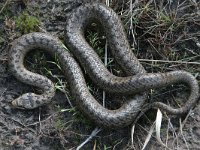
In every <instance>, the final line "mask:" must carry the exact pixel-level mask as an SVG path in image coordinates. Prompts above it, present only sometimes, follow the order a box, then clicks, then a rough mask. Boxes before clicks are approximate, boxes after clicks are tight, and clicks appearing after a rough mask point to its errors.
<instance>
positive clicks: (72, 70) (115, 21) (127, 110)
mask: <svg viewBox="0 0 200 150" xmlns="http://www.w3.org/2000/svg"><path fill="white" fill-rule="evenodd" d="M93 20H97V21H99V23H100V24H101V25H102V26H103V29H104V30H105V34H106V39H107V41H108V45H109V47H110V49H111V53H112V55H113V57H114V59H115V60H116V62H117V63H118V64H119V65H120V66H121V68H122V69H123V70H124V72H125V73H126V76H125V77H119V76H116V75H114V74H112V73H111V72H110V71H109V70H108V69H107V68H106V66H105V65H104V64H103V62H102V61H101V59H100V57H99V56H98V55H97V53H96V52H95V50H94V49H93V48H92V47H91V46H90V45H89V43H88V42H87V41H86V38H85V33H84V32H85V30H86V28H87V25H88V24H89V23H91V21H93ZM64 39H65V40H64V44H63V42H61V41H60V40H59V39H58V38H57V37H55V36H52V35H50V34H48V33H41V32H33V33H28V34H25V35H22V36H21V37H19V38H18V39H16V40H15V41H14V42H13V43H12V46H11V48H10V50H9V55H8V56H9V59H8V63H9V70H10V71H11V73H12V74H13V76H15V78H17V79H18V80H19V81H21V82H23V83H25V84H28V85H31V86H34V87H37V88H39V89H41V92H39V93H32V92H28V93H25V94H22V95H21V96H19V97H17V98H15V99H14V100H13V101H12V105H13V106H14V107H16V108H20V109H34V108H37V107H39V106H42V105H45V104H48V103H50V102H51V100H52V98H53V97H54V95H55V87H54V84H53V82H52V81H51V80H50V79H48V78H47V77H45V76H43V75H40V74H38V73H34V72H31V71H29V70H28V69H26V67H25V66H24V59H25V56H26V55H27V54H28V53H29V52H30V51H32V50H34V49H39V50H42V51H44V52H46V53H49V54H51V55H52V56H55V55H56V56H57V57H58V60H59V63H60V65H61V68H62V71H63V74H64V76H65V78H66V80H67V83H68V84H69V87H70V91H71V94H72V96H73V97H74V99H75V102H76V104H77V107H78V108H79V109H80V111H82V112H83V113H84V114H85V115H86V116H87V117H88V118H90V119H91V120H92V121H94V123H95V124H97V125H98V126H103V127H109V128H119V127H124V126H127V125H130V124H131V123H133V121H134V119H135V118H136V117H137V115H138V113H139V112H140V110H141V109H142V106H143V105H144V104H145V102H146V99H147V91H149V90H150V89H157V88H161V87H165V86H168V85H172V84H185V85H187V86H188V87H189V89H190V95H189V97H188V100H187V101H186V102H185V104H184V106H182V107H179V108H174V107H171V106H168V105H166V104H164V103H162V102H153V103H152V104H150V106H151V108H159V109H161V110H163V111H166V112H167V113H170V114H172V115H181V114H184V113H187V112H188V111H189V110H190V109H191V108H192V107H194V105H195V104H196V102H197V100H198V98H199V86H198V81H197V80H196V78H195V77H194V76H193V75H192V74H191V73H189V72H186V71H183V70H177V71H170V72H165V73H147V72H146V70H145V69H144V67H143V66H142V65H141V64H140V62H139V61H138V59H137V58H136V56H135V55H134V53H133V51H132V50H131V48H130V45H129V43H128V40H127V37H126V33H125V30H124V27H123V24H122V22H121V20H120V18H119V16H118V15H117V14H116V13H115V12H114V11H113V10H112V9H111V8H109V7H107V6H106V5H104V4H101V3H87V4H83V5H81V6H79V7H78V8H76V9H75V10H74V11H73V12H72V14H71V15H70V17H69V18H68V21H67V23H66V27H65V33H64ZM83 69H84V70H85V72H87V74H88V75H89V77H90V78H91V80H92V81H93V82H94V84H96V85H97V86H98V87H99V88H101V89H103V90H104V91H106V92H110V93H117V94H122V95H126V94H131V95H134V96H133V97H132V98H131V99H128V100H127V101H125V102H124V103H123V104H122V105H121V107H119V108H117V109H114V110H112V109H108V108H105V107H103V106H102V104H100V103H99V102H98V101H97V100H96V99H95V98H94V96H93V95H92V94H91V93H90V90H89V89H88V86H87V83H86V80H85V78H84V74H83V71H82V70H83Z"/></svg>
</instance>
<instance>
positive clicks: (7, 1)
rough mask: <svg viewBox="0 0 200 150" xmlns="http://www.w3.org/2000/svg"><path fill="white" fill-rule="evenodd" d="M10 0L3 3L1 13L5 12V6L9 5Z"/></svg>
mask: <svg viewBox="0 0 200 150" xmlns="http://www.w3.org/2000/svg"><path fill="white" fill-rule="evenodd" d="M9 1H10V0H7V1H6V2H5V4H4V5H3V7H2V8H1V10H0V14H1V13H2V12H3V10H4V8H5V7H6V6H7V4H8V2H9Z"/></svg>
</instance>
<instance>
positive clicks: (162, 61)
mask: <svg viewBox="0 0 200 150" xmlns="http://www.w3.org/2000/svg"><path fill="white" fill-rule="evenodd" d="M138 60H139V61H142V62H160V63H178V64H190V65H200V62H187V61H180V60H178V61H173V60H150V59H138Z"/></svg>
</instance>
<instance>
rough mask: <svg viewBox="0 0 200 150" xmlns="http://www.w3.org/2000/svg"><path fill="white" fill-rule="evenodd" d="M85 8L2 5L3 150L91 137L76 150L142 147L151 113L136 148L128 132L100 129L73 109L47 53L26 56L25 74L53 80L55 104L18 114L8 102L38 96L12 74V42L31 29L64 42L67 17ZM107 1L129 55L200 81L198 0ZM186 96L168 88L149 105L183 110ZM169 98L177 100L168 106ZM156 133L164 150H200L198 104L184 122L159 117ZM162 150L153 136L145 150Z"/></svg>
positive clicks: (71, 0)
mask: <svg viewBox="0 0 200 150" xmlns="http://www.w3.org/2000/svg"><path fill="white" fill-rule="evenodd" d="M88 1H89V0H87V2H88ZM85 2H86V0H85V1H84V0H60V1H59V0H48V1H42V0H0V106H1V107H0V149H2V150H12V149H26V150H32V149H37V150H45V149H51V150H56V149H67V150H68V149H76V148H77V147H79V146H80V145H81V143H83V142H84V141H85V140H87V139H88V138H89V136H90V135H92V138H91V140H90V141H89V142H88V143H86V144H85V145H84V146H83V147H82V148H81V149H93V150H95V149H97V150H110V149H115V150H121V149H124V150H125V149H136V150H138V149H142V147H143V146H144V143H145V139H146V138H147V135H148V133H149V132H150V128H151V126H152V124H153V122H154V120H155V118H156V110H149V111H148V113H146V114H145V115H143V116H142V118H141V119H140V120H139V121H138V122H137V124H136V127H135V131H134V136H133V142H132V139H131V128H132V126H128V127H125V128H123V129H115V130H112V129H105V128H102V129H100V130H98V129H99V128H98V127H96V125H95V124H94V123H92V122H91V121H90V120H89V119H88V118H87V117H85V116H84V115H82V114H81V113H80V112H79V110H78V108H76V107H75V106H76V104H75V103H74V102H73V99H72V98H71V96H70V92H69V91H68V87H67V83H66V80H65V78H64V76H63V74H62V71H60V70H59V69H58V67H57V66H59V64H58V63H57V61H56V60H55V59H52V58H51V57H49V56H48V54H43V53H40V52H38V51H36V52H33V55H30V56H33V57H30V56H28V57H27V59H26V61H25V64H26V66H27V67H28V68H29V69H31V70H33V71H36V72H38V73H41V74H43V75H46V76H48V77H49V78H50V79H52V80H53V81H54V82H55V87H56V89H57V93H56V96H55V97H54V98H53V101H52V103H50V104H48V105H45V106H42V107H40V108H37V109H34V110H20V109H16V108H13V107H12V106H11V101H12V100H13V99H14V98H16V97H18V96H19V95H21V94H22V93H25V92H30V90H31V91H37V90H38V89H35V88H33V87H31V86H28V85H25V84H23V83H21V82H20V81H18V80H17V79H15V78H14V77H13V76H12V74H11V73H10V71H9V68H8V62H7V58H8V51H9V48H10V46H11V44H12V41H13V40H14V39H16V38H17V37H19V36H21V35H22V34H26V33H29V32H34V31H40V32H48V33H50V34H52V35H54V36H56V37H59V38H60V39H61V40H63V39H64V36H63V31H64V27H65V22H66V21H67V18H68V16H69V15H70V13H71V11H72V10H73V9H75V8H76V7H78V6H80V5H81V4H82V3H85ZM102 2H103V3H105V2H104V1H102ZM108 3H109V5H110V7H112V8H113V9H114V10H115V11H116V12H117V13H118V14H119V16H120V17H121V19H122V21H123V24H124V27H125V29H126V32H127V36H128V39H129V42H130V45H131V46H132V47H133V45H135V46H134V47H135V48H133V51H134V53H135V55H136V56H137V58H139V60H140V62H141V63H142V65H143V66H144V67H145V69H146V70H147V72H166V71H171V70H180V69H181V70H185V71H188V72H191V73H192V74H193V75H194V76H195V77H196V78H197V80H198V81H199V80H200V75H199V71H200V59H199V58H200V2H199V0H178V1H167V0H166V1H152V0H150V1H132V0H127V1H126V0H123V1H117V0H112V1H111V0H110V1H109V0H108V1H107V4H108ZM88 30H89V31H88V32H87V33H86V37H87V40H88V42H89V43H90V44H91V45H92V46H93V47H94V48H95V49H96V50H97V52H98V53H99V54H100V56H101V57H102V58H103V59H104V57H103V55H104V45H105V38H103V37H104V36H103V35H101V32H99V31H100V30H99V29H98V25H97V26H95V27H94V29H88ZM107 59H108V61H109V62H110V61H111V62H112V60H113V59H112V56H110V54H109V53H108V58H107ZM53 60H54V62H53ZM113 66H114V67H113ZM116 66H117V65H116V64H115V62H112V63H111V65H108V68H109V69H110V70H111V71H113V73H115V74H119V75H120V74H121V72H120V70H119V68H118V67H116ZM116 70H117V71H116ZM51 73H53V75H52V74H51ZM86 77H87V75H86ZM88 82H89V83H88V85H89V87H90V88H91V89H92V91H93V94H94V95H95V96H96V98H97V99H102V96H101V95H102V94H101V92H102V91H101V90H98V89H97V88H96V87H95V85H93V84H92V83H91V81H90V79H88ZM99 91H100V92H99ZM106 96H107V99H109V98H112V96H110V95H107V94H106ZM187 96H188V89H187V87H185V86H183V85H172V86H169V87H166V88H163V89H159V90H152V91H151V92H150V94H149V97H148V102H150V103H151V102H152V101H164V102H165V103H167V104H169V105H175V104H178V105H179V104H180V105H183V102H182V100H183V99H184V100H186V97H187ZM107 99H106V100H107ZM174 99H176V101H175V102H173V101H172V100H174ZM113 103H114V102H112V104H113ZM106 104H107V106H108V107H110V105H111V103H110V102H107V101H106ZM175 106H177V105H175ZM95 131H96V132H95ZM160 132H161V139H162V141H163V142H164V143H165V144H166V145H167V147H168V148H166V149H200V141H199V139H200V105H199V103H198V104H196V107H195V108H194V109H192V110H191V111H190V112H189V113H188V114H185V115H183V116H182V117H181V118H180V117H178V116H173V117H172V118H169V116H168V115H167V114H165V113H163V122H162V126H161V131H160ZM94 133H95V134H94ZM164 148H165V147H163V146H162V145H161V144H160V143H159V142H158V141H157V139H156V134H155V132H153V134H152V138H151V139H150V142H149V143H148V145H147V147H146V149H164Z"/></svg>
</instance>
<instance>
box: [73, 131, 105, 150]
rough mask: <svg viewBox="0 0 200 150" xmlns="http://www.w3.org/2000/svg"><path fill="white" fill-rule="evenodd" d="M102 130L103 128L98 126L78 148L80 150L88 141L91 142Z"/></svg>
mask: <svg viewBox="0 0 200 150" xmlns="http://www.w3.org/2000/svg"><path fill="white" fill-rule="evenodd" d="M100 131H101V129H99V128H98V127H96V128H95V129H94V130H93V131H92V133H91V134H90V136H89V137H88V138H87V139H86V140H85V141H84V142H83V143H81V144H80V145H79V146H78V147H77V148H76V150H80V149H81V148H82V147H83V146H84V145H85V144H86V143H87V142H89V141H90V140H91V139H92V138H93V137H94V136H96V135H97V134H98V133H99V132H100Z"/></svg>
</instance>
